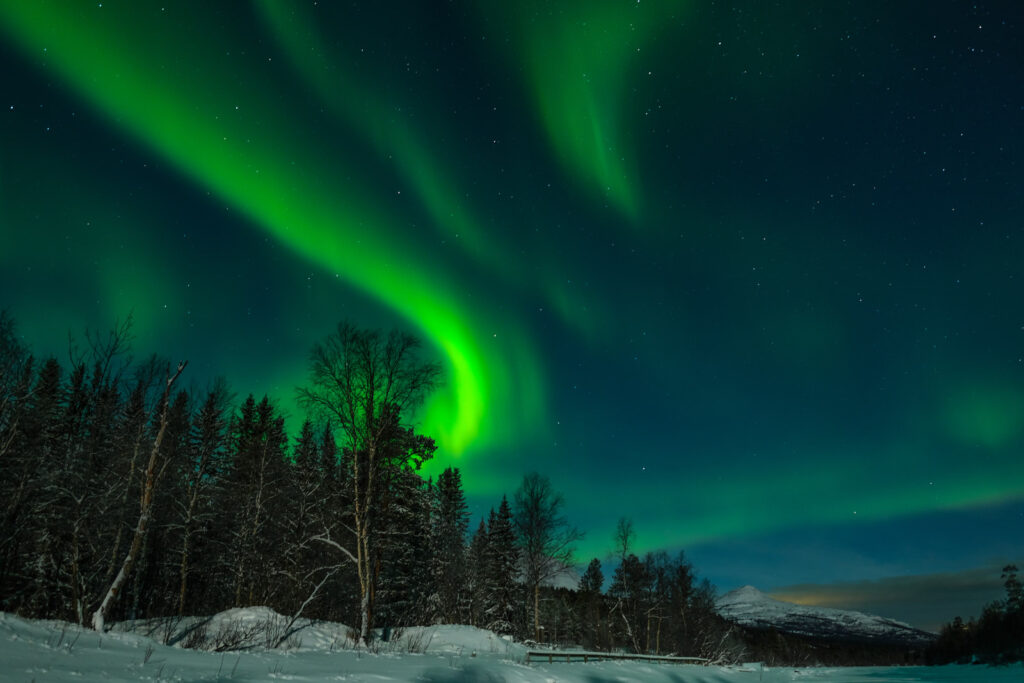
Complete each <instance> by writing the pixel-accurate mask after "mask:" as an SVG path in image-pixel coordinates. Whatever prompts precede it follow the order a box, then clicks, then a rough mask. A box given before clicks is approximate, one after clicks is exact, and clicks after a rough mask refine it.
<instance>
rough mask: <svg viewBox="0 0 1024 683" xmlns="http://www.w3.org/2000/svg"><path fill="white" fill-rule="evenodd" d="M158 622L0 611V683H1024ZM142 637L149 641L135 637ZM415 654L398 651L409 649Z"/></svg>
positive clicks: (417, 635) (955, 672)
mask: <svg viewBox="0 0 1024 683" xmlns="http://www.w3.org/2000/svg"><path fill="white" fill-rule="evenodd" d="M199 623H205V624H206V626H207V633H208V634H216V633H219V632H223V631H225V630H227V631H233V630H234V631H236V632H237V631H242V632H246V633H249V632H250V628H251V627H254V626H256V625H260V626H265V625H267V624H268V623H270V624H277V625H282V624H285V623H287V620H286V619H285V618H284V617H281V616H280V615H276V614H274V613H273V612H271V611H269V610H267V609H265V608H254V609H245V610H231V611H229V612H226V613H223V614H220V615H217V616H216V617H214V618H213V619H186V620H183V621H180V622H177V626H179V627H180V626H181V625H185V626H186V628H192V627H194V626H196V625H197V624H199ZM167 625H168V623H167V622H165V623H163V624H158V623H157V622H145V623H143V622H137V623H134V624H131V625H130V626H131V628H130V629H129V630H128V631H117V632H112V633H105V634H103V635H99V634H97V633H95V632H93V631H90V630H86V629H81V628H79V627H77V626H74V625H71V624H67V623H63V622H56V621H30V620H25V619H21V618H18V617H15V616H13V615H10V614H5V613H0V681H37V682H38V683H43V682H44V681H50V682H64V681H75V682H81V681H101V680H102V681H114V682H117V681H223V682H227V681H276V680H289V681H297V682H299V683H303V682H309V683H312V682H314V681H353V682H356V681H367V682H368V681H375V682H379V683H388V682H395V683H402V682H406V681H408V682H410V683H411V682H412V681H419V682H426V683H431V682H433V683H442V682H452V683H470V682H474V681H475V682H478V683H501V682H503V681H508V682H509V683H556V682H561V681H565V682H567V683H605V682H608V683H611V682H612V681H616V682H622V683H634V682H635V683H640V682H644V683H648V682H649V683H733V682H735V683H749V682H752V681H759V682H763V683H786V682H790V681H804V682H806V683H812V682H818V681H820V682H822V683H825V682H828V683H867V682H869V681H872V682H875V683H877V682H878V681H890V682H894V683H898V682H901V681H908V682H909V681H917V682H919V683H947V682H948V683H953V682H954V681H955V682H958V683H974V682H978V683H980V682H981V681H990V682H992V683H1002V682H1003V681H1006V682H1007V683H1008V682H1009V681H1020V680H1024V667H1022V666H1021V665H1019V664H1018V665H1014V666H1007V667H999V668H988V667H981V666H973V667H967V666H960V667H956V666H952V667H937V668H923V667H901V668H891V669H889V668H870V667H860V668H855V669H842V668H820V669H794V668H792V667H784V668H778V669H762V668H761V667H760V666H759V665H747V666H743V667H731V668H723V667H702V666H690V665H677V664H653V663H650V662H630V661H615V662H591V663H589V664H581V663H574V664H564V663H561V664H560V663H554V664H533V665H529V666H527V665H525V664H523V663H522V662H523V654H524V653H525V650H524V649H523V648H522V646H520V645H516V644H511V643H508V642H507V641H505V640H504V639H502V638H500V637H498V636H496V635H495V634H493V633H490V632H488V631H483V630H481V629H477V628H473V627H470V626H436V627H420V628H415V629H408V630H407V631H406V632H405V633H404V634H402V636H401V638H399V639H398V642H397V643H395V644H393V645H388V644H384V645H382V647H381V648H380V649H378V650H376V651H367V650H365V649H354V648H353V647H352V645H351V643H350V642H349V641H348V640H347V637H346V631H347V629H346V627H344V626H342V625H340V624H330V623H309V622H305V623H303V624H301V628H300V630H299V631H298V632H297V633H296V634H294V635H295V636H298V637H296V638H294V639H293V640H291V642H290V643H289V644H288V647H289V648H291V649H286V650H280V649H277V650H269V649H267V648H265V647H261V646H258V645H252V646H251V647H249V648H248V649H246V650H244V651H241V652H238V651H232V652H204V651H197V650H188V649H183V648H181V647H180V643H181V641H180V640H179V646H178V647H175V646H170V645H164V644H162V642H163V640H164V639H165V636H166V635H167V634H168V631H166V630H164V631H163V632H159V631H158V630H157V631H155V630H154V627H157V626H162V627H166V626H167ZM145 632H149V633H150V634H151V635H150V636H147V635H143V633H145ZM410 649H411V650H418V652H409V651H408V650H410Z"/></svg>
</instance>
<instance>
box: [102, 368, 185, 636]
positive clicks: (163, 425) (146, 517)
mask: <svg viewBox="0 0 1024 683" xmlns="http://www.w3.org/2000/svg"><path fill="white" fill-rule="evenodd" d="M186 364H187V361H182V362H181V363H178V370H177V372H175V373H174V374H173V375H170V374H169V375H168V377H167V384H166V385H165V387H164V393H163V397H162V398H161V400H160V429H159V431H157V434H156V438H155V439H154V440H153V447H152V449H150V452H149V462H148V463H147V465H146V474H145V479H144V482H145V483H144V484H143V487H142V495H141V497H140V499H139V521H138V523H137V524H136V525H135V533H134V535H133V536H132V544H131V547H130V548H129V549H128V554H127V555H126V556H125V558H124V562H122V563H121V569H120V570H119V571H118V573H117V576H116V577H114V582H113V583H112V584H110V588H108V589H107V592H106V595H105V596H104V598H103V602H102V603H100V606H99V607H98V608H97V609H96V611H95V612H93V615H92V626H93V628H94V629H96V630H97V631H99V632H100V633H102V632H103V630H104V620H105V619H106V617H107V613H108V612H109V611H110V608H111V607H112V606H113V602H114V600H116V599H117V597H118V594H119V593H120V591H121V588H122V586H124V584H125V582H126V581H127V580H128V577H129V576H130V574H131V571H132V568H133V567H134V565H135V559H136V557H138V554H139V550H140V549H141V548H142V543H143V541H144V540H145V538H146V532H147V531H148V529H149V522H150V517H151V514H152V509H153V494H154V491H155V489H156V480H157V479H158V478H159V476H160V474H161V473H162V471H163V464H162V463H161V462H160V445H161V443H162V442H163V440H164V435H165V434H166V432H167V424H168V419H167V415H168V408H169V407H170V402H171V401H170V399H171V387H172V386H173V385H174V382H175V380H177V379H178V377H179V376H180V375H181V373H182V372H183V371H184V370H185V365H186Z"/></svg>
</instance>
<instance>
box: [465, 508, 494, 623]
mask: <svg viewBox="0 0 1024 683" xmlns="http://www.w3.org/2000/svg"><path fill="white" fill-rule="evenodd" d="M493 514H494V510H491V515H492V516H493ZM488 554H489V549H488V547H487V522H486V521H485V520H483V519H481V520H480V526H478V527H477V529H476V532H475V533H474V534H473V539H472V540H471V541H470V542H469V550H468V552H467V558H466V559H467V564H468V566H467V586H466V588H467V590H468V592H469V623H470V625H471V626H482V625H483V623H484V610H485V609H486V608H487V598H488V595H487V557H488Z"/></svg>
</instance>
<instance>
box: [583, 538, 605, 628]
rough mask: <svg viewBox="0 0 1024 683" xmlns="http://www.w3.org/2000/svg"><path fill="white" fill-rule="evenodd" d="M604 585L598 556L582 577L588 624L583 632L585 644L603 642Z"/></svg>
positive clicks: (584, 608) (585, 613)
mask: <svg viewBox="0 0 1024 683" xmlns="http://www.w3.org/2000/svg"><path fill="white" fill-rule="evenodd" d="M603 586H604V572H602V571H601V560H599V559H597V558H596V557H595V558H594V559H592V560H591V561H590V564H589V565H587V569H586V571H584V572H583V576H581V577H580V585H579V592H580V601H581V603H582V608H583V612H584V618H585V620H586V624H587V625H585V626H584V629H583V632H584V637H585V641H586V642H585V644H586V645H587V646H588V647H595V646H596V645H597V644H598V643H600V642H601V611H602V610H601V603H602V598H601V589H602V587H603Z"/></svg>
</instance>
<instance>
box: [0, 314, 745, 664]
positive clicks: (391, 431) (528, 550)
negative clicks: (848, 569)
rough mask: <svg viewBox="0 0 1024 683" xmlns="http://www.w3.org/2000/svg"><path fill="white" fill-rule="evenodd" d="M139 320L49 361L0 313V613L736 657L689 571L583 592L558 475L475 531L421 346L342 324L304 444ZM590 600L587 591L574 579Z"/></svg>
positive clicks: (521, 492) (626, 569) (621, 569)
mask: <svg viewBox="0 0 1024 683" xmlns="http://www.w3.org/2000/svg"><path fill="white" fill-rule="evenodd" d="M130 341H131V327H130V321H129V322H127V323H125V324H121V325H118V326H117V327H115V328H114V329H113V330H111V331H110V332H109V333H106V334H95V333H87V334H86V335H85V336H84V340H83V341H82V342H81V344H80V345H72V346H71V347H70V349H69V354H68V360H67V361H65V362H64V363H62V362H60V361H59V360H58V359H56V358H53V357H50V358H43V359H38V358H36V357H35V356H34V355H33V354H32V353H31V350H30V349H29V348H28V347H27V346H26V345H25V344H24V343H23V342H22V341H21V340H20V338H19V337H18V334H17V332H16V329H15V321H14V319H13V318H12V316H10V315H9V314H7V313H3V314H2V317H0V471H2V475H3V476H2V477H0V499H2V501H3V503H2V504H3V512H2V515H3V516H2V521H0V609H2V610H4V611H8V612H12V613H16V614H18V615H21V616H27V617H45V618H57V619H63V620H68V621H71V622H75V623H79V624H82V625H89V626H92V627H94V628H97V629H101V630H102V629H103V628H105V627H106V625H107V623H108V622H112V621H119V620H126V619H145V618H154V617H164V616H170V615H190V616H196V615H208V614H214V613H217V612H220V611H222V610H225V609H228V608H231V607H245V606H254V605H266V606H269V607H271V608H272V609H274V610H275V611H277V612H279V613H281V614H285V615H293V616H299V615H301V616H303V617H308V618H316V619H325V620H331V621H337V622H341V623H345V624H349V625H350V626H351V628H352V629H353V634H354V635H355V636H356V638H357V639H358V640H360V641H362V642H363V643H367V642H369V641H370V640H372V639H373V638H382V637H388V635H389V634H390V633H391V632H392V631H393V630H394V629H398V628H401V627H403V626H408V625H414V624H431V623H450V624H455V623H458V624H470V625H475V626H479V627H482V628H486V629H490V630H493V631H495V632H497V633H499V634H502V635H508V636H512V637H515V638H517V639H523V640H531V641H534V642H545V643H574V644H579V645H582V646H584V647H588V648H599V649H613V648H624V649H628V650H630V651H635V652H651V653H660V654H664V653H677V654H682V655H692V656H703V657H708V658H714V659H721V658H724V657H727V656H729V655H730V653H733V654H734V653H735V651H737V649H738V647H739V644H738V641H736V640H735V636H734V635H733V629H732V628H731V627H730V626H729V625H728V624H727V623H725V622H724V621H723V620H722V619H721V618H720V617H718V616H717V614H716V613H715V611H714V589H713V587H712V586H711V585H710V584H709V583H708V582H707V581H700V580H699V579H698V578H697V576H696V574H695V572H694V569H693V567H692V566H691V565H690V564H689V562H688V561H687V560H686V558H685V557H684V556H683V555H682V554H680V555H678V556H676V557H670V556H668V555H667V554H665V553H648V554H647V555H645V556H644V557H642V558H641V557H638V556H637V555H636V554H634V553H633V552H631V545H630V544H631V541H632V537H633V534H632V528H631V525H630V524H629V523H628V520H625V519H623V521H622V522H621V523H620V534H619V535H618V538H617V539H616V543H617V544H618V546H619V547H618V557H617V566H616V567H615V569H614V573H613V576H611V577H610V581H609V585H608V588H607V590H604V588H603V587H604V585H605V577H604V576H603V573H602V562H601V561H600V560H598V559H596V558H595V559H594V560H593V561H591V562H590V564H589V566H588V567H587V569H586V571H585V572H584V573H583V576H582V578H581V579H580V580H579V585H578V589H567V588H557V587H555V585H556V584H558V581H557V580H558V579H559V578H560V577H562V576H569V577H572V579H575V578H576V577H577V572H576V570H575V565H576V562H577V560H576V558H575V556H574V549H575V548H574V544H575V542H576V541H577V540H579V539H580V538H581V537H582V534H581V533H580V532H579V531H578V530H577V529H575V528H574V527H572V526H571V525H570V524H569V523H568V521H567V518H566V516H565V509H564V507H565V505H564V499H563V498H562V496H561V495H560V494H559V493H558V492H556V491H555V490H554V489H553V487H552V485H551V482H550V480H549V479H548V478H547V477H545V476H543V475H542V474H538V473H530V474H527V475H526V476H525V477H523V479H522V482H521V483H520V484H519V486H518V488H516V489H515V490H514V491H510V492H509V495H507V496H504V497H502V498H501V500H495V501H494V506H493V508H492V509H491V510H490V512H489V514H487V515H485V518H483V519H481V520H480V521H479V524H478V525H476V526H475V528H474V529H472V530H471V529H470V521H471V520H470V514H469V511H468V507H467V504H466V500H465V494H464V491H463V488H462V482H461V477H460V473H459V470H458V469H457V468H451V467H450V468H447V469H445V470H444V471H443V472H442V473H441V474H440V475H439V476H438V477H437V479H436V481H435V480H431V479H428V478H424V477H423V476H421V474H420V468H421V465H422V464H423V463H424V462H425V461H427V460H428V459H430V458H431V457H433V455H434V453H435V451H436V444H435V443H434V441H433V440H432V439H431V438H429V436H427V435H422V434H418V433H416V432H415V431H414V430H413V429H412V428H411V427H410V426H408V421H409V417H410V415H411V414H412V411H414V410H415V408H416V407H417V406H418V405H419V404H420V403H421V402H422V401H423V400H424V398H425V397H426V396H427V395H428V394H429V392H430V391H432V390H433V389H434V388H435V387H436V386H437V385H438V382H439V381H440V368H439V367H438V366H437V365H435V364H433V363H430V362H427V361H424V360H422V358H421V355H420V347H419V342H418V340H417V339H415V338H414V337H412V336H410V335H407V334H404V333H400V332H392V333H390V334H384V333H381V332H378V331H370V330H362V329H358V328H356V327H355V326H353V325H351V324H348V323H343V324H340V325H339V326H338V328H337V330H336V331H335V332H334V333H333V334H331V335H329V336H328V337H327V338H326V339H324V340H323V341H321V342H320V343H317V344H315V345H314V347H313V349H312V351H311V353H310V360H309V364H310V381H309V384H308V385H307V386H305V387H302V388H300V389H299V390H298V392H299V399H300V404H301V405H302V406H303V407H304V408H305V409H306V410H307V411H308V417H307V418H306V419H305V420H304V421H303V422H302V426H301V429H300V430H299V432H298V433H297V434H292V435H289V434H288V433H287V432H286V429H285V416H284V415H282V413H281V412H280V410H279V409H278V408H277V406H276V404H275V400H274V398H272V397H268V396H263V397H260V398H257V397H255V396H253V395H249V396H246V397H245V398H244V399H241V400H237V399H236V397H235V396H234V395H233V394H232V392H231V389H230V386H229V384H228V382H227V381H226V380H224V379H218V380H216V381H213V382H212V383H211V384H210V385H209V387H208V388H207V389H205V390H204V391H201V392H200V391H195V390H192V391H190V390H188V389H186V388H184V386H185V382H184V381H182V379H181V377H182V376H183V375H186V374H187V372H188V368H187V363H184V362H182V363H171V362H168V361H167V360H164V359H161V358H159V357H156V356H150V357H148V358H146V359H144V360H142V361H136V360H134V359H133V357H132V354H131V349H130ZM571 583H575V580H572V581H570V584H571Z"/></svg>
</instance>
